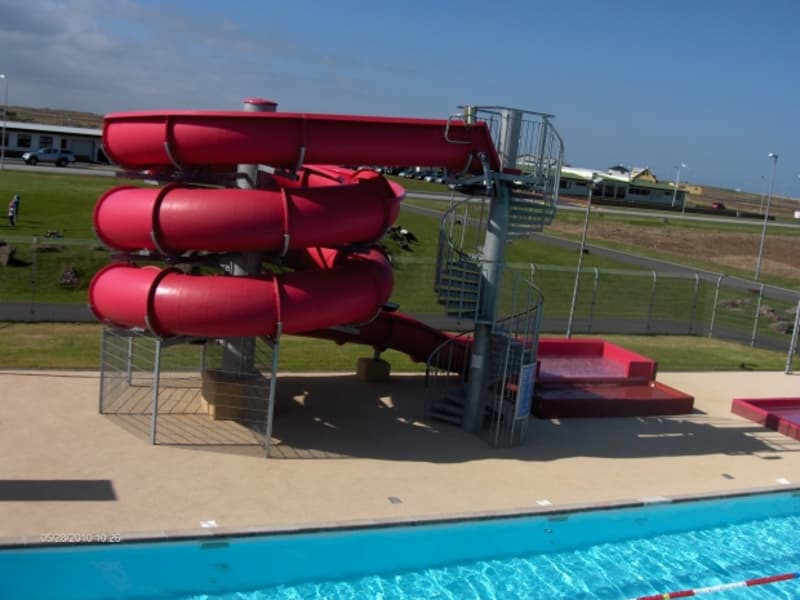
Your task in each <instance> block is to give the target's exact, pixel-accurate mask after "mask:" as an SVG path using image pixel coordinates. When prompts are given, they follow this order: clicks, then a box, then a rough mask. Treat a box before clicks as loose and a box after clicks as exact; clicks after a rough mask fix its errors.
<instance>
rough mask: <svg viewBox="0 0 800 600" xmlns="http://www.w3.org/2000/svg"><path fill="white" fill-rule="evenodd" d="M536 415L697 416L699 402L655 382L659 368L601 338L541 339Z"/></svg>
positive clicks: (549, 416)
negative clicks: (697, 403)
mask: <svg viewBox="0 0 800 600" xmlns="http://www.w3.org/2000/svg"><path fill="white" fill-rule="evenodd" d="M538 361H539V365H538V373H537V377H536V388H535V392H534V399H533V411H532V412H533V414H534V415H536V416H537V417H540V418H543V419H553V418H564V417H644V416H653V415H678V414H685V413H690V412H692V410H693V408H694V397H693V396H691V395H689V394H685V393H684V392H681V391H680V390H676V389H675V388H671V387H669V386H667V385H664V384H663V383H659V382H657V381H656V380H655V378H656V371H657V367H658V365H657V363H656V362H655V361H654V360H652V359H650V358H647V357H646V356H642V355H641V354H637V353H635V352H632V351H630V350H627V349H625V348H622V347H621V346H617V345H615V344H611V343H609V342H606V341H604V340H601V339H595V338H591V339H579V338H571V339H563V338H542V339H541V340H540V341H539V352H538Z"/></svg>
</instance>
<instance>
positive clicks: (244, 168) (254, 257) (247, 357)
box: [222, 98, 278, 372]
mask: <svg viewBox="0 0 800 600" xmlns="http://www.w3.org/2000/svg"><path fill="white" fill-rule="evenodd" d="M277 108H278V105H277V104H276V103H275V102H273V101H271V100H263V99H261V98H248V99H246V100H244V102H243V106H242V110H244V111H245V112H275V111H276V110H277ZM237 175H238V176H237V179H236V183H237V187H239V188H240V189H245V190H249V189H253V188H255V187H256V186H257V184H258V165H257V164H241V165H239V166H238V168H237ZM228 270H229V272H230V274H231V275H233V276H236V277H241V276H247V275H259V274H260V273H261V255H260V254H259V253H258V252H243V253H241V254H238V255H236V256H235V257H234V258H233V259H231V261H230V263H229V265H228ZM255 348H256V340H255V338H252V337H241V338H236V339H232V340H229V341H228V342H227V343H226V344H225V350H224V352H223V354H222V369H223V370H224V371H236V372H249V371H252V370H253V369H254V364H255Z"/></svg>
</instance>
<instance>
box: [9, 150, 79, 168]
mask: <svg viewBox="0 0 800 600" xmlns="http://www.w3.org/2000/svg"><path fill="white" fill-rule="evenodd" d="M22 160H24V161H25V164H26V165H35V164H38V163H40V162H47V163H55V164H56V165H57V166H59V167H66V166H67V165H68V164H70V163H74V162H75V155H74V154H73V153H72V150H61V149H59V148H40V149H39V150H35V151H33V152H26V153H25V154H23V155H22Z"/></svg>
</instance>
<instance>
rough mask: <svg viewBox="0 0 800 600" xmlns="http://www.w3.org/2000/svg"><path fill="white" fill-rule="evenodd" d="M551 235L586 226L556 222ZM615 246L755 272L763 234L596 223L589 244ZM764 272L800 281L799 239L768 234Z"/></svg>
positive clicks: (575, 233) (722, 267) (591, 230)
mask: <svg viewBox="0 0 800 600" xmlns="http://www.w3.org/2000/svg"><path fill="white" fill-rule="evenodd" d="M548 229H549V230H551V231H556V232H562V233H570V234H573V235H577V236H579V235H580V234H581V231H582V229H583V223H564V222H559V221H558V220H556V221H555V222H554V223H553V224H552V225H551V226H550V227H549V228H548ZM597 242H616V243H623V244H628V245H631V246H638V247H641V248H647V249H650V250H653V251H655V252H658V253H661V254H664V255H665V259H666V260H669V259H670V258H673V259H674V258H675V257H691V258H693V259H697V260H701V261H704V262H708V263H712V264H715V265H717V266H718V267H719V269H720V271H725V267H729V268H736V269H742V270H743V271H751V270H752V271H755V267H756V261H757V259H758V248H759V245H760V243H761V232H760V231H759V232H753V233H739V232H728V231H716V232H715V231H704V230H697V229H688V228H684V227H642V226H636V225H627V224H624V223H604V222H603V221H602V220H599V219H594V220H593V221H592V223H591V226H590V228H589V235H588V243H590V244H591V243H597ZM761 272H762V273H765V274H769V275H775V276H780V277H788V278H793V279H797V280H800V238H798V237H797V236H787V235H780V234H777V233H774V232H768V234H767V238H766V242H765V243H764V256H763V257H762V260H761Z"/></svg>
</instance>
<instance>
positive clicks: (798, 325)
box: [784, 300, 800, 375]
mask: <svg viewBox="0 0 800 600" xmlns="http://www.w3.org/2000/svg"><path fill="white" fill-rule="evenodd" d="M799 335H800V300H798V301H797V308H796V309H795V311H794V327H792V341H791V342H790V343H789V354H788V355H787V356H786V370H785V371H784V373H786V374H787V375H788V374H789V372H791V370H792V362H793V361H794V355H795V353H796V352H797V338H798V336H799Z"/></svg>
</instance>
